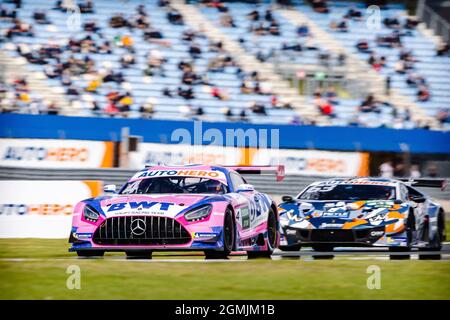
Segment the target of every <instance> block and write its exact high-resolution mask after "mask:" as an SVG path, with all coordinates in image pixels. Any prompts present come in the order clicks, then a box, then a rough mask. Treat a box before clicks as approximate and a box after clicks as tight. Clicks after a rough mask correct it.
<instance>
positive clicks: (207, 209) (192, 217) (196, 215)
mask: <svg viewBox="0 0 450 320" xmlns="http://www.w3.org/2000/svg"><path fill="white" fill-rule="evenodd" d="M211 210H212V205H209V204H208V205H206V206H202V207H200V208H196V209H193V210H191V211H189V212H187V213H185V214H184V218H185V219H186V220H187V221H198V220H200V219H204V218H206V217H207V216H209V214H210V213H211Z"/></svg>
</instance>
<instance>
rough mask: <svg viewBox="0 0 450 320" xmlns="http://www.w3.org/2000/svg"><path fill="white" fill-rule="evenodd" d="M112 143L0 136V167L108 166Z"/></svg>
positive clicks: (110, 165)
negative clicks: (5, 137)
mask: <svg viewBox="0 0 450 320" xmlns="http://www.w3.org/2000/svg"><path fill="white" fill-rule="evenodd" d="M113 147H114V146H113V143H112V142H103V141H86V140H57V139H0V166H11V167H24V168H109V167H112V163H113Z"/></svg>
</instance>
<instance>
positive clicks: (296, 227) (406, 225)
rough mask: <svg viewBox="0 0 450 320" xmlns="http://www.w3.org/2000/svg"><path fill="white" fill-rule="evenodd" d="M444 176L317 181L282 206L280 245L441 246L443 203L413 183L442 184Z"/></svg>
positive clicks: (398, 248)
mask: <svg viewBox="0 0 450 320" xmlns="http://www.w3.org/2000/svg"><path fill="white" fill-rule="evenodd" d="M442 185H443V181H442V180H424V179H420V180H415V181H413V180H409V181H400V180H394V179H385V178H352V179H333V180H325V181H319V182H314V183H312V184H311V185H309V186H308V187H306V188H305V189H304V190H303V191H302V192H300V194H298V196H297V197H296V198H295V199H293V198H292V197H289V196H284V197H283V201H284V202H283V203H281V204H280V205H279V209H278V210H279V214H280V226H281V232H282V234H281V242H280V249H282V250H292V249H293V248H294V249H297V250H298V249H299V248H301V247H302V246H312V247H313V249H315V250H317V251H331V250H333V248H334V247H342V246H351V247H355V246H378V247H389V248H390V250H391V251H408V250H409V249H411V248H413V247H416V248H419V250H433V251H435V250H440V248H441V243H442V241H444V240H445V230H444V228H445V214H444V210H443V208H442V207H441V206H440V205H439V204H437V203H435V202H434V201H433V200H432V199H430V198H429V197H428V196H426V195H425V194H423V193H422V192H420V191H419V190H417V189H416V188H415V187H414V186H427V187H438V186H442Z"/></svg>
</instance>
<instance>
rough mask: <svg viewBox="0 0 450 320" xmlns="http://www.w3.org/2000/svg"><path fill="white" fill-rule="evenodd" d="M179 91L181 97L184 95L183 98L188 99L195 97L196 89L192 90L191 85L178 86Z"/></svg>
mask: <svg viewBox="0 0 450 320" xmlns="http://www.w3.org/2000/svg"><path fill="white" fill-rule="evenodd" d="M177 91H178V95H179V96H180V97H182V98H183V99H186V100H191V99H195V96H194V91H193V90H192V88H191V87H188V88H182V87H178V90H177Z"/></svg>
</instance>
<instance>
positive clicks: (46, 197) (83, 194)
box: [0, 180, 103, 238]
mask: <svg viewBox="0 0 450 320" xmlns="http://www.w3.org/2000/svg"><path fill="white" fill-rule="evenodd" d="M102 186H103V184H102V183H101V182H100V181H39V180H34V181H26V180H20V181H19V180H4V181H0V191H1V192H0V237H1V238H67V237H68V236H69V233H70V228H71V222H72V212H73V208H74V206H75V204H76V203H77V202H78V201H80V200H83V199H87V198H90V197H96V196H98V195H100V194H101V193H102Z"/></svg>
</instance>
